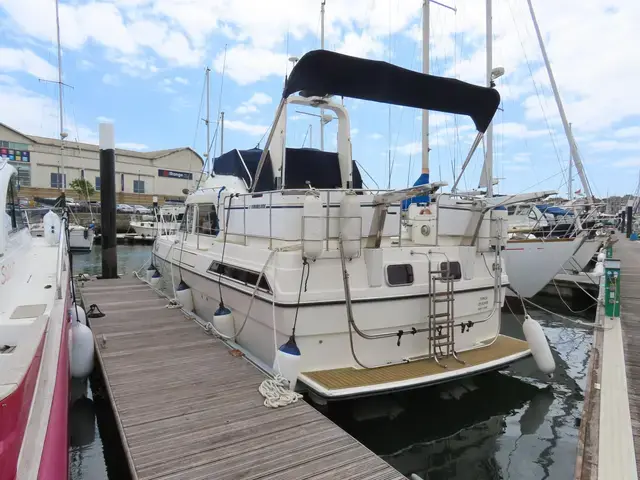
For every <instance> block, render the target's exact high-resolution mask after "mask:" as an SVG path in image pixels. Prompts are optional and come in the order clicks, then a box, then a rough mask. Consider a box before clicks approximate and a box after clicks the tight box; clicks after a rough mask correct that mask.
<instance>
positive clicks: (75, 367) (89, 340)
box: [71, 321, 93, 378]
mask: <svg viewBox="0 0 640 480" xmlns="http://www.w3.org/2000/svg"><path fill="white" fill-rule="evenodd" d="M92 370H93V334H92V333H91V330H90V329H89V327H87V326H86V325H83V324H81V323H79V322H76V321H73V322H72V324H71V376H72V377H73V378H86V377H88V376H89V374H90V373H91V371H92Z"/></svg>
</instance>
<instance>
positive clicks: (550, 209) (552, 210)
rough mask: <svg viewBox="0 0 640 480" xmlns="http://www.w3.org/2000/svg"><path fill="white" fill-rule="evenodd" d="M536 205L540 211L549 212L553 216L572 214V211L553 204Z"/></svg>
mask: <svg viewBox="0 0 640 480" xmlns="http://www.w3.org/2000/svg"><path fill="white" fill-rule="evenodd" d="M536 207H537V208H538V210H540V211H541V212H542V213H550V214H551V215H553V216H554V217H564V216H565V215H570V216H573V212H571V211H569V210H565V209H564V208H560V207H555V206H553V205H536Z"/></svg>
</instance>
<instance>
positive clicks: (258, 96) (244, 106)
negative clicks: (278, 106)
mask: <svg viewBox="0 0 640 480" xmlns="http://www.w3.org/2000/svg"><path fill="white" fill-rule="evenodd" d="M272 101H273V99H272V98H271V96H269V95H267V94H266V93H262V92H256V93H254V94H253V95H252V96H251V98H250V99H249V100H247V101H246V102H242V103H241V104H240V106H239V107H238V108H236V113H238V114H240V115H245V114H248V113H255V112H257V111H258V105H268V104H270V103H271V102H272Z"/></svg>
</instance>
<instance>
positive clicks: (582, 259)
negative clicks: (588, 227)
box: [558, 237, 602, 273]
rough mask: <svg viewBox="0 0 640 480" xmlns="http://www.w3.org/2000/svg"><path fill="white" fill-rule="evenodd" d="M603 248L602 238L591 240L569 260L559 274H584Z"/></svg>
mask: <svg viewBox="0 0 640 480" xmlns="http://www.w3.org/2000/svg"><path fill="white" fill-rule="evenodd" d="M601 246H602V238H601V237H596V238H590V239H588V240H586V241H585V242H584V243H583V244H582V246H581V247H580V248H579V249H578V251H577V252H576V253H574V254H573V255H572V256H571V258H569V260H567V261H566V262H565V263H564V265H563V266H562V268H561V269H560V271H559V272H558V273H565V272H569V273H571V272H583V271H584V269H585V268H586V267H587V265H588V264H589V262H590V261H591V259H592V258H593V256H594V255H595V254H596V253H597V252H598V250H599V249H600V247H601Z"/></svg>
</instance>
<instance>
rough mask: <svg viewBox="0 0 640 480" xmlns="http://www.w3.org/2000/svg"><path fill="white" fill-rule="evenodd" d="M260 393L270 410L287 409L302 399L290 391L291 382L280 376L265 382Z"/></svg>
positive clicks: (260, 388) (259, 389) (261, 385)
mask: <svg viewBox="0 0 640 480" xmlns="http://www.w3.org/2000/svg"><path fill="white" fill-rule="evenodd" d="M258 391H259V392H260V394H261V395H262V396H263V397H264V406H265V407H269V408H278V407H286V406H287V405H290V404H292V403H296V402H297V401H298V400H300V399H301V398H302V395H300V394H299V393H296V392H294V391H293V390H289V381H288V380H287V379H286V378H284V377H283V376H282V375H280V374H277V375H276V376H275V377H273V378H267V379H266V380H263V382H262V383H261V384H260V386H259V387H258Z"/></svg>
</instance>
